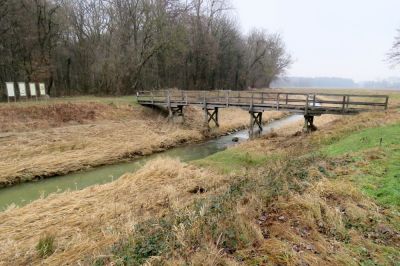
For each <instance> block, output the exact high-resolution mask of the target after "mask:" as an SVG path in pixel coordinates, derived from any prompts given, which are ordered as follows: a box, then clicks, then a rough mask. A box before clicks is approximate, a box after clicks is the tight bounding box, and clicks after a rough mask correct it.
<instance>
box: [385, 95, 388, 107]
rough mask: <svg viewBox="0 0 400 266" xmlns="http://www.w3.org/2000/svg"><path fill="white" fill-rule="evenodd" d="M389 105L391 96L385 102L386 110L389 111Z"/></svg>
mask: <svg viewBox="0 0 400 266" xmlns="http://www.w3.org/2000/svg"><path fill="white" fill-rule="evenodd" d="M388 105H389V96H386V101H385V110H387V109H388Z"/></svg>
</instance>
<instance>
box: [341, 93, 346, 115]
mask: <svg viewBox="0 0 400 266" xmlns="http://www.w3.org/2000/svg"><path fill="white" fill-rule="evenodd" d="M345 108H346V95H345V96H343V103H342V112H343V113H344V111H345Z"/></svg>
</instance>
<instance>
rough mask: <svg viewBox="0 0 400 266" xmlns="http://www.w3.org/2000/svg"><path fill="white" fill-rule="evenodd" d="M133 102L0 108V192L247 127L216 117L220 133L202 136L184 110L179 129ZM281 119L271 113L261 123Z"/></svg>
mask: <svg viewBox="0 0 400 266" xmlns="http://www.w3.org/2000/svg"><path fill="white" fill-rule="evenodd" d="M135 101H136V99H135V97H118V98H99V97H77V98H62V99H51V100H48V101H39V102H21V103H11V104H7V103H3V104H0V145H1V146H2V153H1V154H0V169H1V171H0V187H1V186H6V185H11V184H15V183H19V182H24V181H29V180H32V179H35V178H37V177H49V176H54V175H61V174H66V173H68V172H72V171H78V170H82V169H86V168H88V167H94V166H99V165H105V164H112V163H116V162H119V161H122V160H127V159H132V158H135V157H138V156H142V155H148V154H151V153H154V152H159V151H162V150H165V149H168V148H171V147H174V146H177V145H182V144H183V143H189V142H196V141H200V140H203V139H205V138H209V137H212V136H213V135H219V134H225V133H226V132H229V131H231V130H233V129H237V128H244V127H245V126H246V125H247V124H248V120H249V117H248V113H247V112H246V111H243V110H238V109H226V110H225V109H224V110H222V111H221V114H220V115H221V117H220V121H221V127H220V128H219V129H218V130H217V129H215V130H213V131H211V132H204V130H203V127H202V125H203V113H202V111H201V110H200V109H198V108H192V107H190V108H188V109H187V110H186V122H185V123H184V124H180V123H175V124H171V123H168V122H167V121H166V118H165V115H162V114H161V113H160V112H159V111H157V110H152V109H149V108H145V107H142V106H140V105H138V104H136V102H135ZM281 116H283V114H282V113H280V112H273V113H271V114H270V116H268V117H265V119H276V118H279V117H281Z"/></svg>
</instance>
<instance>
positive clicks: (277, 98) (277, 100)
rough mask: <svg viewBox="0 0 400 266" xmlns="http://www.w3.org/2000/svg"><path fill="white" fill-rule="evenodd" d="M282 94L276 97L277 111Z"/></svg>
mask: <svg viewBox="0 0 400 266" xmlns="http://www.w3.org/2000/svg"><path fill="white" fill-rule="evenodd" d="M280 96H281V94H280V93H278V95H277V96H276V110H279V100H280V99H279V98H280Z"/></svg>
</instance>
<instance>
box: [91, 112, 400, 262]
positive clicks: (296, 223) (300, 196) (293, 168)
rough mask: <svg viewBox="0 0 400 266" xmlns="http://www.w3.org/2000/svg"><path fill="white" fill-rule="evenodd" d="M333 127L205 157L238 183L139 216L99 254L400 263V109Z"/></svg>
mask: <svg viewBox="0 0 400 266" xmlns="http://www.w3.org/2000/svg"><path fill="white" fill-rule="evenodd" d="M325 129H327V130H328V134H325V133H323V132H322V133H321V132H320V133H317V134H315V135H313V136H311V137H310V136H308V137H297V138H292V139H290V140H288V139H287V138H284V139H280V138H279V137H278V138H273V139H272V140H271V139H269V140H265V139H264V140H257V141H253V142H249V143H247V144H243V145H242V146H240V147H237V148H233V149H229V150H227V151H224V152H221V153H218V154H215V155H212V156H210V157H208V158H206V159H203V160H200V161H198V162H197V163H196V164H197V165H198V166H201V167H203V168H204V167H208V168H209V169H211V171H216V172H218V173H223V174H225V175H227V174H228V175H230V176H231V178H232V181H231V184H230V185H229V186H227V188H226V189H225V190H224V191H223V192H222V193H219V194H217V195H211V196H209V197H207V198H205V199H201V200H197V201H196V202H195V203H194V204H192V205H191V207H190V208H185V209H183V210H182V209H180V210H177V211H174V212H173V213H172V214H169V215H167V216H165V217H163V218H161V219H155V220H147V221H145V222H143V223H139V224H137V225H136V226H135V233H134V234H132V237H131V238H128V239H123V240H121V241H120V242H118V244H115V245H114V246H113V248H112V249H110V250H109V253H107V254H108V256H107V257H105V258H98V259H97V260H96V262H97V263H98V264H105V263H108V262H110V261H112V262H116V263H121V264H126V263H127V264H141V263H144V262H145V261H148V262H153V263H159V262H167V263H168V264H171V265H175V264H185V263H194V264H226V265H234V264H239V263H245V264H250V265H260V264H266V265H284V264H287V265H321V264H324V265H397V263H398V262H399V261H400V251H399V248H400V232H399V230H400V226H399V224H400V214H399V211H400V183H399V182H398V178H399V170H400V165H399V162H400V160H399V155H400V154H399V151H400V135H399V132H400V113H399V111H398V110H396V108H395V109H392V110H390V113H389V114H387V115H384V114H373V115H372V116H371V115H370V114H364V115H361V116H359V117H356V118H345V119H342V120H340V121H336V122H334V123H333V124H332V125H330V126H328V127H326V128H325ZM271 137H273V136H271ZM260 146H263V148H265V149H264V153H263V152H260V148H259V147H260ZM265 150H269V152H267V153H265Z"/></svg>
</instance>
